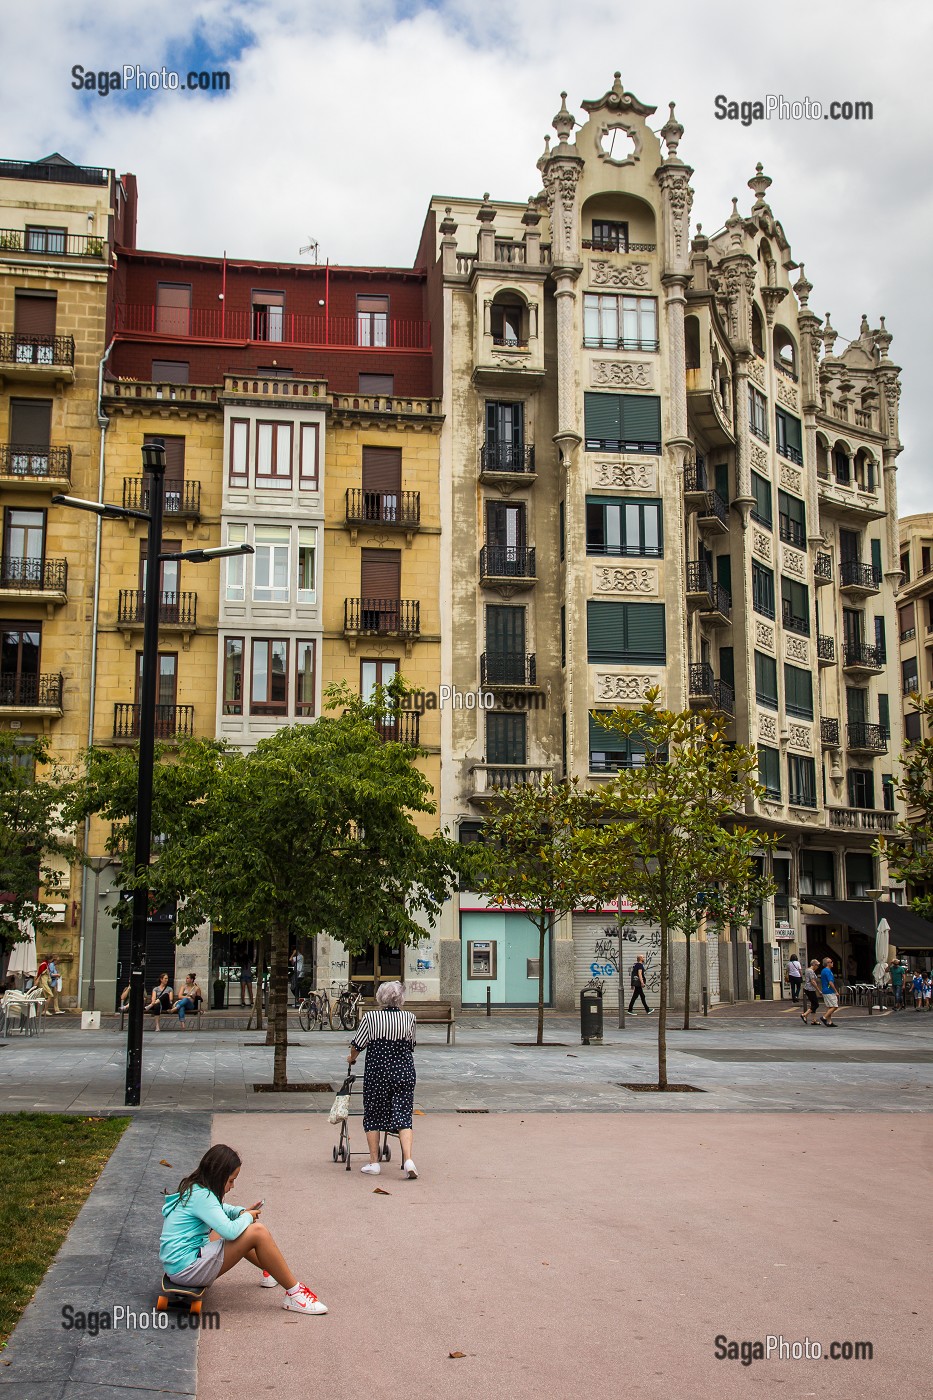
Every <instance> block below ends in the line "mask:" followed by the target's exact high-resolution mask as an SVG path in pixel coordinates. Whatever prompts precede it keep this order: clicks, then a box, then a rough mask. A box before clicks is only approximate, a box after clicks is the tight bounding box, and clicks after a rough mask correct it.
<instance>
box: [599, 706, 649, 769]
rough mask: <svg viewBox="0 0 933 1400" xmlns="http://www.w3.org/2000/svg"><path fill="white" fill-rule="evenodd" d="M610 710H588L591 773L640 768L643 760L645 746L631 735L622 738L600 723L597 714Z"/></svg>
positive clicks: (609, 711)
mask: <svg viewBox="0 0 933 1400" xmlns="http://www.w3.org/2000/svg"><path fill="white" fill-rule="evenodd" d="M611 713H612V711H611V710H590V713H589V735H590V758H589V763H590V768H589V771H590V772H591V773H617V772H618V771H619V769H620V768H641V767H643V766H644V762H645V746H644V744H640V743H639V742H638V740H637V739H633V738H632V737H631V736H629V737H626V738H623V736H622V735H621V734H614V733H613V732H612V730H610V729H606V728H605V727H604V726H603V725H602V724H600V722H599V719H598V717H597V716H599V715H600V714H606V715H608V714H611Z"/></svg>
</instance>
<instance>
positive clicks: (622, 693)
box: [595, 671, 661, 705]
mask: <svg viewBox="0 0 933 1400" xmlns="http://www.w3.org/2000/svg"><path fill="white" fill-rule="evenodd" d="M595 681H596V699H597V700H609V701H611V702H613V703H615V704H617V705H623V704H625V703H626V702H629V703H632V702H633V703H635V704H636V705H637V704H641V702H642V700H644V698H645V695H646V693H647V692H648V691H649V690H651V688H652V687H653V686H659V685H660V684H661V677H660V676H645V675H638V676H632V675H628V676H625V675H619V674H617V673H615V672H612V671H597V673H596V678H595Z"/></svg>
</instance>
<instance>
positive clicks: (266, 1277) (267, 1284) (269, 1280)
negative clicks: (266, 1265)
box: [259, 1269, 279, 1288]
mask: <svg viewBox="0 0 933 1400" xmlns="http://www.w3.org/2000/svg"><path fill="white" fill-rule="evenodd" d="M278 1286H279V1285H278V1284H277V1283H276V1281H275V1279H274V1278H273V1277H272V1275H271V1274H268V1273H266V1271H265V1269H263V1271H262V1278H261V1279H260V1280H259V1287H260V1288H278Z"/></svg>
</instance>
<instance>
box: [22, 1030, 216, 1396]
mask: <svg viewBox="0 0 933 1400" xmlns="http://www.w3.org/2000/svg"><path fill="white" fill-rule="evenodd" d="M50 1039H51V1037H50ZM210 1134H211V1115H210V1114H207V1113H190V1114H185V1116H184V1118H180V1117H178V1116H177V1115H168V1114H165V1115H163V1114H146V1115H143V1116H141V1117H139V1118H137V1119H136V1120H135V1121H134V1122H133V1123H131V1124H130V1126H129V1127H128V1128H127V1130H126V1132H125V1133H124V1135H123V1137H122V1139H121V1140H120V1143H119V1145H118V1147H117V1149H116V1151H115V1152H114V1154H113V1156H112V1157H111V1158H110V1161H109V1162H108V1163H107V1165H106V1167H105V1168H104V1170H103V1172H102V1173H101V1176H100V1179H99V1180H98V1182H97V1185H96V1186H95V1188H94V1190H93V1191H92V1192H91V1195H90V1196H89V1197H88V1199H87V1201H86V1202H85V1204H84V1207H83V1208H82V1210H81V1212H80V1214H79V1215H78V1218H77V1220H76V1221H75V1223H74V1225H73V1227H72V1229H71V1231H70V1233H69V1235H68V1237H67V1239H66V1240H65V1243H64V1244H63V1245H62V1247H61V1249H60V1250H59V1252H58V1255H57V1257H56V1259H55V1261H54V1262H53V1264H52V1265H51V1267H50V1268H49V1271H48V1273H47V1274H46V1276H45V1278H44V1280H43V1282H42V1283H41V1285H40V1287H39V1289H38V1291H37V1293H36V1295H35V1297H34V1298H33V1300H32V1302H31V1303H30V1304H29V1306H28V1307H27V1309H26V1311H25V1312H24V1314H23V1316H22V1318H21V1319H20V1323H19V1326H18V1327H17V1328H16V1330H15V1332H14V1333H13V1336H12V1338H11V1339H10V1342H9V1345H8V1346H7V1349H6V1351H5V1352H4V1361H5V1362H6V1363H7V1364H5V1365H3V1366H0V1390H2V1392H3V1394H5V1395H9V1396H10V1397H11V1400H13V1397H14V1396H15V1397H17V1400H91V1398H92V1397H94V1400H144V1397H145V1396H147V1395H174V1396H185V1397H193V1396H194V1394H195V1386H196V1379H197V1374H196V1372H197V1333H196V1332H193V1331H187V1330H185V1331H177V1332H176V1333H175V1335H173V1337H172V1341H171V1350H170V1356H171V1362H170V1364H167V1357H166V1342H165V1337H166V1333H165V1332H163V1331H158V1330H152V1329H147V1330H142V1329H134V1328H128V1327H124V1326H122V1325H121V1326H115V1327H113V1328H112V1329H110V1330H101V1331H100V1332H99V1333H98V1335H97V1336H96V1337H93V1336H91V1335H90V1332H89V1331H88V1330H81V1329H79V1328H72V1329H70V1330H65V1329H64V1328H63V1326H62V1321H63V1317H62V1308H63V1307H66V1306H70V1307H71V1308H73V1309H74V1310H75V1313H78V1312H80V1313H84V1314H85V1315H86V1314H87V1313H89V1312H94V1313H98V1314H100V1313H103V1312H108V1313H110V1315H111V1317H112V1316H113V1309H114V1307H123V1308H125V1309H126V1310H127V1312H129V1311H132V1312H133V1313H135V1314H137V1315H139V1314H140V1313H150V1312H151V1309H152V1308H153V1306H154V1304H155V1300H156V1294H157V1292H158V1286H159V1277H158V1253H159V1233H160V1228H161V1215H160V1211H161V1205H162V1194H163V1191H164V1190H165V1189H166V1188H170V1189H174V1188H175V1186H176V1185H177V1184H178V1180H179V1177H180V1176H181V1175H182V1174H183V1173H182V1172H181V1171H180V1170H179V1169H178V1167H177V1166H176V1165H175V1164H176V1163H179V1164H188V1163H191V1162H193V1161H197V1160H198V1158H199V1157H200V1156H201V1155H202V1153H204V1152H205V1151H206V1150H207V1148H208V1147H209V1146H210ZM160 1159H164V1160H165V1161H168V1162H171V1163H172V1164H173V1166H172V1168H170V1169H169V1168H166V1167H163V1166H161V1165H160ZM174 1320H175V1318H174V1315H173V1317H172V1318H171V1319H170V1321H171V1322H174Z"/></svg>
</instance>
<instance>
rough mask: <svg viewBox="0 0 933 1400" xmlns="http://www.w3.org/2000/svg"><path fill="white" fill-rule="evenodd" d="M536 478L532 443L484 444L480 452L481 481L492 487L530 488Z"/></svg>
mask: <svg viewBox="0 0 933 1400" xmlns="http://www.w3.org/2000/svg"><path fill="white" fill-rule="evenodd" d="M535 478H536V472H535V449H534V446H533V445H532V444H531V443H527V444H522V443H519V444H518V446H513V444H512V443H510V442H484V443H483V445H482V447H481V448H480V452H479V479H480V481H483V482H487V483H488V484H490V485H493V486H494V485H496V484H497V483H498V484H501V485H511V486H513V487H514V486H530V485H531V484H532V482H533V481H534V480H535Z"/></svg>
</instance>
